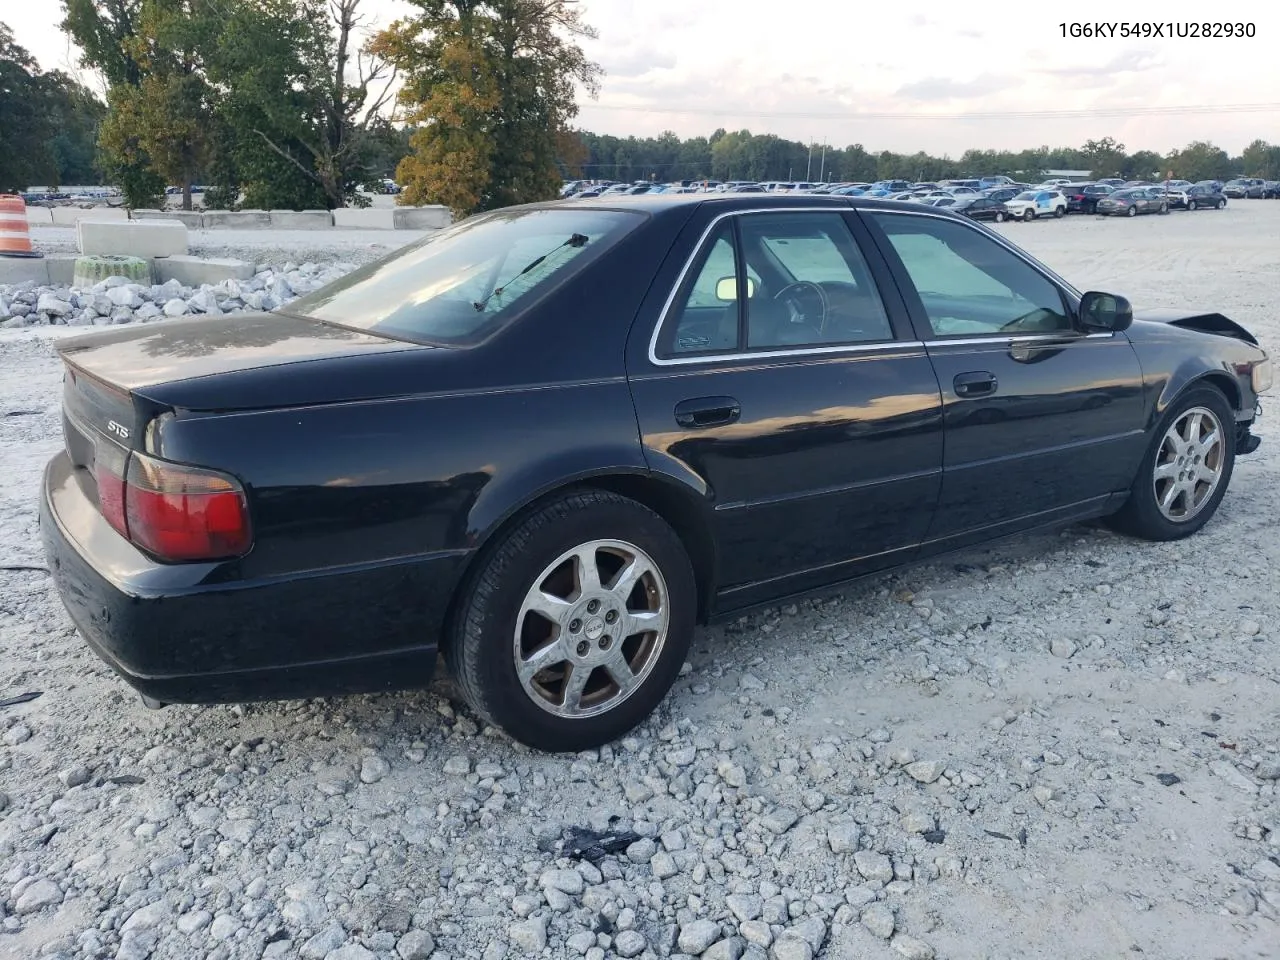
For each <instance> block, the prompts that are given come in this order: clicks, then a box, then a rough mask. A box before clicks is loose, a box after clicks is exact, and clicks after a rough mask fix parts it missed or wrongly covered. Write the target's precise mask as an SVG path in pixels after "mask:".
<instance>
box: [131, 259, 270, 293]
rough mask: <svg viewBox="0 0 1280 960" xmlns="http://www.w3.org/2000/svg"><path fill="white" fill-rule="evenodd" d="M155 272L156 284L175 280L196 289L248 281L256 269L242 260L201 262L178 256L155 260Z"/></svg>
mask: <svg viewBox="0 0 1280 960" xmlns="http://www.w3.org/2000/svg"><path fill="white" fill-rule="evenodd" d="M155 271H156V280H157V282H158V283H168V282H169V281H170V280H177V281H178V282H179V283H180V284H182V285H183V286H184V287H198V286H200V285H201V284H202V283H210V284H214V283H221V282H222V281H223V280H250V279H252V278H253V275H254V273H255V271H256V268H255V266H254V265H253V264H252V263H248V262H246V261H244V260H201V259H200V258H199V257H185V256H179V257H163V258H161V259H158V260H156V261H155Z"/></svg>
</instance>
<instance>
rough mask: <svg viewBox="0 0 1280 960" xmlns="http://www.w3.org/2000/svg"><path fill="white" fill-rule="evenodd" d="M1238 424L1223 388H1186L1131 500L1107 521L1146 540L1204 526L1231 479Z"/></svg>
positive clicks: (1144, 465) (1163, 427) (1166, 417)
mask: <svg viewBox="0 0 1280 960" xmlns="http://www.w3.org/2000/svg"><path fill="white" fill-rule="evenodd" d="M1234 426H1235V416H1234V414H1233V413H1232V411H1231V406H1230V404H1228V403H1227V400H1226V397H1224V396H1223V395H1222V393H1221V392H1220V391H1218V390H1216V389H1214V388H1213V387H1210V386H1207V385H1206V386H1200V387H1192V388H1191V389H1190V390H1188V391H1187V392H1186V393H1185V394H1183V396H1181V397H1180V398H1178V400H1177V401H1176V402H1175V403H1173V404H1172V405H1171V406H1170V407H1169V409H1168V410H1167V411H1166V412H1165V415H1164V416H1163V417H1162V418H1161V420H1160V425H1159V426H1158V427H1157V428H1156V430H1155V439H1154V440H1153V441H1152V444H1151V447H1150V449H1148V450H1147V454H1146V456H1145V457H1143V458H1142V463H1141V465H1140V466H1139V467H1138V475H1137V478H1136V479H1135V480H1134V481H1133V486H1132V487H1130V490H1129V499H1128V500H1127V501H1126V502H1125V505H1124V506H1123V507H1121V508H1120V510H1119V511H1118V512H1117V513H1115V514H1113V515H1112V516H1111V517H1109V518H1108V519H1107V522H1108V524H1109V525H1110V526H1112V527H1113V528H1115V529H1116V530H1119V531H1121V532H1122V533H1129V534H1132V535H1134V536H1137V537H1141V538H1143V539H1144V540H1180V539H1182V538H1183V537H1187V536H1190V535H1191V534H1193V533H1195V532H1196V531H1197V530H1199V529H1200V528H1201V527H1203V526H1204V525H1205V524H1206V523H1208V522H1209V520H1210V518H1211V517H1212V516H1213V515H1214V513H1215V512H1216V511H1217V509H1218V505H1219V504H1220V503H1221V502H1222V498H1223V496H1224V495H1225V494H1226V492H1227V485H1228V484H1229V483H1230V482H1231V473H1232V470H1233V469H1234V468H1235V457H1236V454H1235V444H1234V443H1233V440H1234Z"/></svg>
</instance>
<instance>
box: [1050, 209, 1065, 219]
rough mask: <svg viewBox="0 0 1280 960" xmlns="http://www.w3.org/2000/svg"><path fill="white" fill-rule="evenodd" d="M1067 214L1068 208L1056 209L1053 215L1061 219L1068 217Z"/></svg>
mask: <svg viewBox="0 0 1280 960" xmlns="http://www.w3.org/2000/svg"><path fill="white" fill-rule="evenodd" d="M1066 212H1067V208H1066V207H1054V208H1053V215H1054V216H1055V217H1058V218H1061V217H1063V216H1065V215H1066Z"/></svg>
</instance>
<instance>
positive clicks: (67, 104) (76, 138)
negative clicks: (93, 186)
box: [0, 23, 102, 192]
mask: <svg viewBox="0 0 1280 960" xmlns="http://www.w3.org/2000/svg"><path fill="white" fill-rule="evenodd" d="M101 111H102V105H101V104H100V103H98V101H97V100H95V99H94V97H93V95H92V94H91V93H90V92H89V91H88V90H87V89H85V88H84V87H82V86H81V85H80V84H78V83H76V82H75V81H74V80H72V79H71V78H70V77H69V76H67V75H66V74H64V73H62V72H60V71H57V70H54V71H51V72H49V73H43V72H41V70H40V67H39V65H38V64H37V63H36V61H35V58H33V57H32V56H31V54H30V53H29V52H28V51H27V50H26V49H25V48H23V47H21V46H19V45H18V44H17V43H16V42H15V41H14V39H13V33H12V32H11V31H10V29H9V27H8V26H7V25H6V24H4V23H0V192H11V191H16V190H22V189H25V188H26V187H28V186H30V185H31V184H32V183H35V182H44V183H49V184H53V185H58V184H63V183H72V182H79V183H85V182H93V181H94V180H95V179H96V176H97V173H96V171H95V170H94V168H93V151H92V137H93V135H94V126H95V123H96V120H97V118H98V117H99V116H100V115H101Z"/></svg>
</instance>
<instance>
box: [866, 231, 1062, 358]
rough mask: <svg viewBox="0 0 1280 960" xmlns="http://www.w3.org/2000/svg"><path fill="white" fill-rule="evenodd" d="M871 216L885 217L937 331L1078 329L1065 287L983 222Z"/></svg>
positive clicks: (965, 333) (969, 334) (889, 235)
mask: <svg viewBox="0 0 1280 960" xmlns="http://www.w3.org/2000/svg"><path fill="white" fill-rule="evenodd" d="M864 216H867V217H868V218H869V219H871V220H872V221H873V222H874V223H876V224H877V225H879V227H880V229H881V230H883V231H884V233H885V235H886V237H887V238H888V240H889V243H890V245H891V246H892V248H893V250H894V252H895V253H897V255H898V257H899V259H901V261H902V265H903V267H904V268H905V269H906V272H907V275H908V276H909V277H910V279H911V283H912V284H913V285H914V286H915V288H916V291H917V293H918V294H919V296H920V300H921V303H922V305H923V307H924V312H925V316H926V317H927V318H928V321H929V326H930V328H931V329H932V331H933V336H935V337H938V338H945V337H973V336H983V335H988V334H991V335H995V334H1003V335H1009V334H1028V333H1031V334H1036V333H1065V332H1069V331H1071V330H1072V329H1073V325H1072V321H1071V318H1070V317H1069V316H1068V315H1067V313H1066V308H1065V306H1064V304H1063V299H1062V295H1061V293H1060V292H1059V291H1058V288H1057V287H1056V286H1055V285H1054V284H1053V283H1051V282H1050V281H1049V279H1048V278H1047V277H1045V276H1044V275H1043V274H1041V273H1040V272H1039V271H1038V270H1035V269H1034V268H1032V267H1031V266H1030V265H1029V264H1027V263H1026V262H1025V261H1023V260H1022V259H1020V258H1019V257H1017V256H1015V255H1014V254H1013V253H1011V252H1009V251H1008V250H1006V249H1005V248H1004V247H1003V246H1001V245H1000V244H999V243H997V242H996V241H995V240H992V239H990V238H989V237H988V236H986V235H985V234H983V233H981V232H979V231H978V230H975V229H971V228H969V227H966V226H965V225H963V224H960V223H952V222H950V221H947V220H942V219H939V218H934V217H911V216H902V215H895V214H890V213H880V212H870V213H867V214H864Z"/></svg>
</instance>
